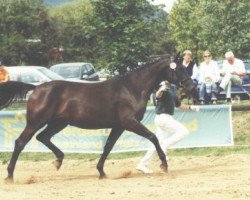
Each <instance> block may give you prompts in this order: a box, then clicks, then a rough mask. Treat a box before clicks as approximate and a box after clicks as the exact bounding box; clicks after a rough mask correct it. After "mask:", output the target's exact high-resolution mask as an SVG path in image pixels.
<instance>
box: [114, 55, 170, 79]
mask: <svg viewBox="0 0 250 200" xmlns="http://www.w3.org/2000/svg"><path fill="white" fill-rule="evenodd" d="M150 58H153V59H151V60H150V61H148V62H146V63H144V64H142V65H137V67H135V68H133V69H132V70H131V71H128V72H126V73H125V74H120V75H116V76H114V77H113V78H125V77H128V76H130V75H131V74H134V73H136V72H140V71H142V70H145V69H147V68H149V67H151V66H152V65H154V64H156V63H158V62H160V61H163V60H166V59H169V60H170V59H171V57H170V55H168V54H164V55H155V56H151V57H150Z"/></svg>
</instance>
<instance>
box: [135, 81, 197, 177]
mask: <svg viewBox="0 0 250 200" xmlns="http://www.w3.org/2000/svg"><path fill="white" fill-rule="evenodd" d="M170 87H171V85H170V84H169V83H168V82H166V81H165V82H163V83H161V87H160V88H159V89H158V90H157V92H156V99H157V102H156V108H155V112H156V116H155V125H156V137H157V138H158V140H159V143H160V146H161V148H162V150H163V151H165V152H166V151H167V149H168V148H169V147H170V146H172V145H174V144H176V143H177V142H179V141H180V140H182V139H183V138H184V137H186V136H187V135H188V134H189V131H188V130H187V128H186V127H185V126H183V125H182V124H181V123H180V122H178V121H177V120H175V119H174V117H173V115H174V109H175V107H178V108H180V109H182V110H193V111H199V107H198V106H194V105H191V106H190V105H185V104H181V102H180V101H179V99H178V97H177V95H176V92H175V91H172V90H171V89H170ZM155 152H156V149H155V147H154V146H153V145H152V146H151V147H150V148H149V150H148V151H147V153H146V154H145V156H144V157H143V158H142V159H141V161H140V162H139V164H138V165H137V167H136V169H137V170H139V171H142V172H143V173H152V170H150V169H149V168H148V163H149V162H150V160H151V158H152V157H153V155H154V154H155Z"/></svg>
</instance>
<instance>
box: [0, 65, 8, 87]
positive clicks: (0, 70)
mask: <svg viewBox="0 0 250 200" xmlns="http://www.w3.org/2000/svg"><path fill="white" fill-rule="evenodd" d="M9 80H10V76H9V72H8V70H7V69H6V67H5V66H4V65H2V62H1V61H0V83H2V82H7V81H9Z"/></svg>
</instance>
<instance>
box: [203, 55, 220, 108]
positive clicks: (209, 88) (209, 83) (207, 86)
mask: <svg viewBox="0 0 250 200" xmlns="http://www.w3.org/2000/svg"><path fill="white" fill-rule="evenodd" d="M203 58H204V62H202V63H201V65H200V73H199V84H200V90H199V100H200V104H204V103H205V95H206V94H207V96H208V97H209V99H211V101H212V103H213V104H216V102H217V96H216V93H217V82H219V80H220V71H219V67H218V64H217V62H216V61H214V60H212V54H211V52H210V51H204V53H203Z"/></svg>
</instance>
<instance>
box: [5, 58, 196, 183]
mask: <svg viewBox="0 0 250 200" xmlns="http://www.w3.org/2000/svg"><path fill="white" fill-rule="evenodd" d="M176 59H177V58H176ZM170 66H173V65H170V59H163V60H159V61H156V62H153V63H150V64H148V65H146V66H144V67H141V68H139V69H136V70H135V71H133V72H130V73H129V74H126V75H123V76H116V77H113V78H111V79H109V80H107V81H104V82H96V83H77V82H68V81H51V82H48V83H44V84H41V85H39V86H34V85H31V84H26V83H21V82H14V81H9V82H6V83H2V84H0V109H2V108H4V107H6V106H8V105H9V104H10V103H12V101H13V99H15V98H20V96H25V95H26V93H27V92H28V91H30V90H33V92H32V94H31V95H30V96H29V99H28V101H27V113H26V119H27V124H26V126H25V129H24V130H23V132H22V133H21V134H20V136H19V137H18V138H17V140H16V141H15V148H14V152H13V154H12V157H11V160H10V163H9V165H8V169H7V170H8V176H7V178H6V179H5V181H6V182H7V183H12V182H13V173H14V169H15V165H16V162H17V159H18V157H19V154H20V153H21V151H22V150H23V149H24V147H25V145H26V144H27V143H28V142H29V141H30V139H31V138H32V137H33V136H34V134H35V133H36V132H37V131H38V130H40V129H41V128H42V127H45V126H46V127H45V129H43V130H42V131H40V133H39V134H38V135H37V137H36V138H37V140H39V141H40V142H42V143H43V144H44V145H45V146H47V147H48V148H49V149H50V150H51V151H52V152H53V153H54V154H55V156H56V158H57V160H56V161H55V165H56V167H57V169H59V168H60V166H61V164H62V162H63V158H64V154H63V152H62V151H61V150H60V149H59V148H58V147H56V146H55V145H54V144H53V143H52V142H51V140H50V139H51V138H52V136H54V135H55V134H56V133H58V132H59V131H61V130H62V129H64V128H65V127H66V126H67V125H71V126H76V127H79V128H83V129H101V128H111V132H110V135H109V137H108V139H107V141H106V144H105V147H104V151H103V154H102V155H101V157H100V160H99V162H98V164H97V169H98V171H99V174H100V176H99V177H100V178H105V177H106V175H105V172H104V170H103V166H104V162H105V160H106V158H107V156H108V154H109V153H110V151H111V149H112V147H113V146H114V144H115V143H116V141H117V140H118V138H119V137H120V135H121V134H122V133H123V131H124V130H128V131H132V132H134V133H136V134H138V135H140V136H143V137H145V138H147V139H148V140H150V141H151V142H152V143H153V144H154V145H155V148H156V150H157V153H158V155H159V157H160V159H161V162H162V163H161V168H162V169H163V170H165V171H167V168H168V165H167V161H166V158H165V155H164V152H163V151H162V149H161V148H160V145H159V141H158V139H157V138H156V136H155V135H154V134H153V133H152V132H151V131H149V130H148V129H147V128H146V127H145V126H144V125H143V124H141V123H140V121H141V120H142V118H143V115H144V112H145V110H146V106H147V101H148V99H149V97H150V94H151V93H152V91H153V89H154V88H155V87H156V85H158V84H159V83H160V82H161V81H162V80H168V81H169V82H171V83H178V82H179V83H181V84H182V85H184V87H185V89H186V91H187V93H192V91H193V90H194V87H195V86H194V85H193V82H192V80H191V79H190V78H189V76H188V74H187V73H186V70H185V69H184V68H183V66H182V65H181V64H177V66H176V68H175V69H174V68H173V67H170Z"/></svg>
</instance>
